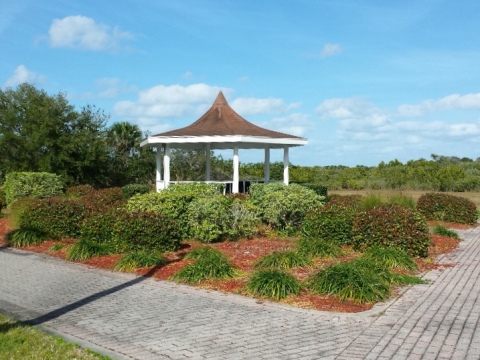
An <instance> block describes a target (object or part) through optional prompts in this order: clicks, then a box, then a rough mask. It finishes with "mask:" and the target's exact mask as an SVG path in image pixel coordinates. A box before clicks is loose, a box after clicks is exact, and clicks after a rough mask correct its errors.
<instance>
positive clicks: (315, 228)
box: [302, 197, 360, 245]
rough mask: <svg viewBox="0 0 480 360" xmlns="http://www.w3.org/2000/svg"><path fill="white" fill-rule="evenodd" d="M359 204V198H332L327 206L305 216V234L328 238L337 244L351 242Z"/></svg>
mask: <svg viewBox="0 0 480 360" xmlns="http://www.w3.org/2000/svg"><path fill="white" fill-rule="evenodd" d="M359 204H360V199H359V198H354V197H348V198H341V197H335V198H332V199H331V200H330V201H328V202H327V203H326V204H325V206H323V207H320V208H318V209H316V210H313V211H311V212H309V213H308V214H307V215H306V216H305V220H304V221H303V225H302V232H303V234H304V236H305V237H313V238H322V239H326V240H328V241H330V242H333V243H335V244H337V245H343V244H351V243H352V239H353V235H352V227H353V221H354V218H355V214H356V213H357V212H358V208H359V206H360V205H359Z"/></svg>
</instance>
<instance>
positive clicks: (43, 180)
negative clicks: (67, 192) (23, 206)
mask: <svg viewBox="0 0 480 360" xmlns="http://www.w3.org/2000/svg"><path fill="white" fill-rule="evenodd" d="M4 190H5V197H6V201H7V204H8V205H10V204H11V203H13V202H14V201H15V200H18V199H20V198H24V197H31V198H36V199H45V198H50V197H53V196H57V195H60V194H62V193H63V181H62V179H61V178H60V176H57V175H55V174H50V173H45V172H40V173H38V172H11V173H8V174H7V175H6V178H5V186H4Z"/></svg>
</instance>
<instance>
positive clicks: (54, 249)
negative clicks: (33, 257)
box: [50, 243, 66, 252]
mask: <svg viewBox="0 0 480 360" xmlns="http://www.w3.org/2000/svg"><path fill="white" fill-rule="evenodd" d="M65 246H66V245H65V244H62V243H58V244H53V245H52V246H50V251H52V252H57V251H60V250H62V249H64V248H65Z"/></svg>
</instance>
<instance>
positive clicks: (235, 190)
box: [232, 146, 240, 194]
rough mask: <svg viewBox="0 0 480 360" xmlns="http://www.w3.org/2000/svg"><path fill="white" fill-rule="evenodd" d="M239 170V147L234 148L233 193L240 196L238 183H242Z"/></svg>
mask: <svg viewBox="0 0 480 360" xmlns="http://www.w3.org/2000/svg"><path fill="white" fill-rule="evenodd" d="M239 174H240V173H239V170H238V146H235V147H234V148H233V184H232V193H234V194H238V183H239V182H240V175H239Z"/></svg>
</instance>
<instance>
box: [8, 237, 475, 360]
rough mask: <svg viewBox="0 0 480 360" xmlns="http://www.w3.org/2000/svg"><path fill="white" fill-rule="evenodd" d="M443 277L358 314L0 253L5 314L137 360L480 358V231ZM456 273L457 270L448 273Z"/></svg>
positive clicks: (449, 261)
mask: <svg viewBox="0 0 480 360" xmlns="http://www.w3.org/2000/svg"><path fill="white" fill-rule="evenodd" d="M460 233H461V236H462V237H463V238H464V241H463V242H462V243H461V245H460V246H459V248H458V249H457V250H456V251H455V252H453V253H452V254H449V255H448V256H445V257H444V258H443V259H442V260H441V262H442V263H443V264H445V265H446V266H445V268H444V269H443V270H442V271H437V270H436V271H431V272H429V273H428V274H427V275H426V276H425V278H426V279H428V280H430V283H429V284H426V285H415V286H413V287H411V288H410V289H408V290H407V291H406V292H405V293H404V294H403V296H401V297H400V298H399V299H398V300H397V301H394V302H392V303H390V304H388V305H383V307H382V306H377V307H375V308H374V309H373V310H371V311H369V312H367V313H362V314H354V315H344V314H335V313H324V312H318V311H311V310H302V309H295V308H290V307H286V306H281V305H278V304H272V303H268V302H264V303H261V302H258V301H256V300H255V299H249V298H244V297H241V296H237V295H231V294H221V293H217V292H209V291H204V290H199V289H194V288H189V287H186V286H181V285H176V284H173V283H169V282H161V281H156V280H153V279H149V278H142V277H135V276H133V275H130V274H122V273H114V272H109V271H103V270H98V269H92V268H88V267H86V266H83V265H78V264H73V263H68V262H64V261H62V260H58V259H55V258H50V257H46V256H43V255H38V254H33V253H26V252H22V251H17V250H10V249H0V311H2V312H4V313H6V314H9V315H13V316H15V317H16V318H18V319H21V320H23V321H28V322H29V323H32V324H36V325H41V326H43V327H46V328H49V329H54V330H55V331H58V332H60V333H63V334H67V335H69V336H73V337H74V338H75V339H80V340H82V341H86V342H88V343H87V344H93V345H96V346H99V347H100V348H103V349H109V350H113V351H114V352H115V353H116V354H117V355H118V357H119V358H134V359H480V329H479V328H478V319H479V316H480V304H479V302H480V300H479V293H480V282H479V281H478V280H479V276H480V267H479V266H478V262H479V259H480V228H478V229H474V230H468V231H463V232H460ZM448 265H454V266H448Z"/></svg>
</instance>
